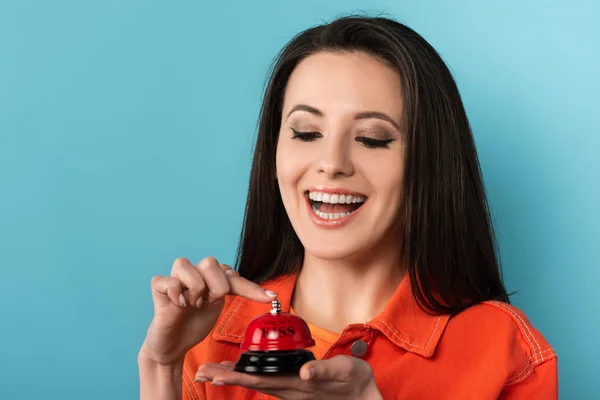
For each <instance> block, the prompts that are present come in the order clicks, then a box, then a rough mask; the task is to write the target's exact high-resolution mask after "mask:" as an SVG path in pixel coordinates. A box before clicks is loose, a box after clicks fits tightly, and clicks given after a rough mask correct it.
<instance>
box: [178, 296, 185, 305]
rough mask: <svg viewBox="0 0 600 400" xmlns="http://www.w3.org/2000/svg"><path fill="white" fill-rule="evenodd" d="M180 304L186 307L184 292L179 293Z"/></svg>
mask: <svg viewBox="0 0 600 400" xmlns="http://www.w3.org/2000/svg"><path fill="white" fill-rule="evenodd" d="M179 305H180V306H181V307H185V297H183V294H180V295H179Z"/></svg>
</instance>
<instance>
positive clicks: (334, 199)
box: [308, 192, 367, 204]
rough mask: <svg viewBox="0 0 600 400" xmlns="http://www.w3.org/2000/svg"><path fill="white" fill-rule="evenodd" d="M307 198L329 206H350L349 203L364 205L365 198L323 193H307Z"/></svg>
mask: <svg viewBox="0 0 600 400" xmlns="http://www.w3.org/2000/svg"><path fill="white" fill-rule="evenodd" d="M308 198H309V199H311V200H313V201H320V202H323V203H329V204H343V203H346V204H350V203H364V202H365V201H366V200H367V198H366V197H365V196H352V195H350V194H347V195H344V194H340V195H338V194H331V195H330V194H329V193H323V192H309V193H308Z"/></svg>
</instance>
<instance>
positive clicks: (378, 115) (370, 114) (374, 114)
mask: <svg viewBox="0 0 600 400" xmlns="http://www.w3.org/2000/svg"><path fill="white" fill-rule="evenodd" d="M294 111H306V112H308V113H310V114H313V115H316V116H318V117H322V116H323V115H324V114H323V111H321V110H319V109H317V108H315V107H312V106H309V105H306V104H296V105H295V106H294V107H292V109H291V110H290V112H289V113H288V115H287V117H285V119H286V120H287V119H288V118H289V117H290V115H291V114H292V113H293V112H294ZM370 118H375V119H381V120H383V121H387V122H389V123H390V124H392V125H393V126H394V128H396V129H397V130H398V131H400V126H398V124H397V123H396V121H394V120H393V119H392V118H391V117H390V116H389V115H387V114H385V113H382V112H379V111H363V112H359V113H358V114H356V115H355V116H354V119H355V120H359V119H370Z"/></svg>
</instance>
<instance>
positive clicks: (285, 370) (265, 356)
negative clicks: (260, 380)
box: [233, 350, 315, 376]
mask: <svg viewBox="0 0 600 400" xmlns="http://www.w3.org/2000/svg"><path fill="white" fill-rule="evenodd" d="M314 359H315V356H314V354H313V353H312V351H309V350H294V351H248V352H245V353H242V354H241V355H240V358H239V360H238V361H237V363H236V364H235V367H234V368H233V370H234V371H237V372H244V373H247V374H254V375H273V376H276V375H297V374H298V373H299V372H300V367H302V366H303V365H304V364H305V363H307V362H308V361H311V360H314Z"/></svg>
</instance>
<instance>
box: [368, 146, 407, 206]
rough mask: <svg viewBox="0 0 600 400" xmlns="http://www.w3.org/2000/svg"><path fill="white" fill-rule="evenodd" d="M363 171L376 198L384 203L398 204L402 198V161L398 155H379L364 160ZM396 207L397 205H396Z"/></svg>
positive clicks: (401, 157)
mask: <svg viewBox="0 0 600 400" xmlns="http://www.w3.org/2000/svg"><path fill="white" fill-rule="evenodd" d="M365 161H367V162H364V163H363V171H364V174H365V176H366V177H367V179H368V180H369V183H370V184H371V186H372V187H373V189H374V190H375V192H376V193H377V196H378V197H379V198H381V199H383V200H385V202H386V203H388V204H392V203H398V202H399V201H400V200H401V198H402V192H403V181H404V159H403V156H402V155H400V154H389V155H385V156H383V155H381V154H380V155H379V156H378V157H377V158H376V159H372V160H365ZM396 205H397V204H396Z"/></svg>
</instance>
